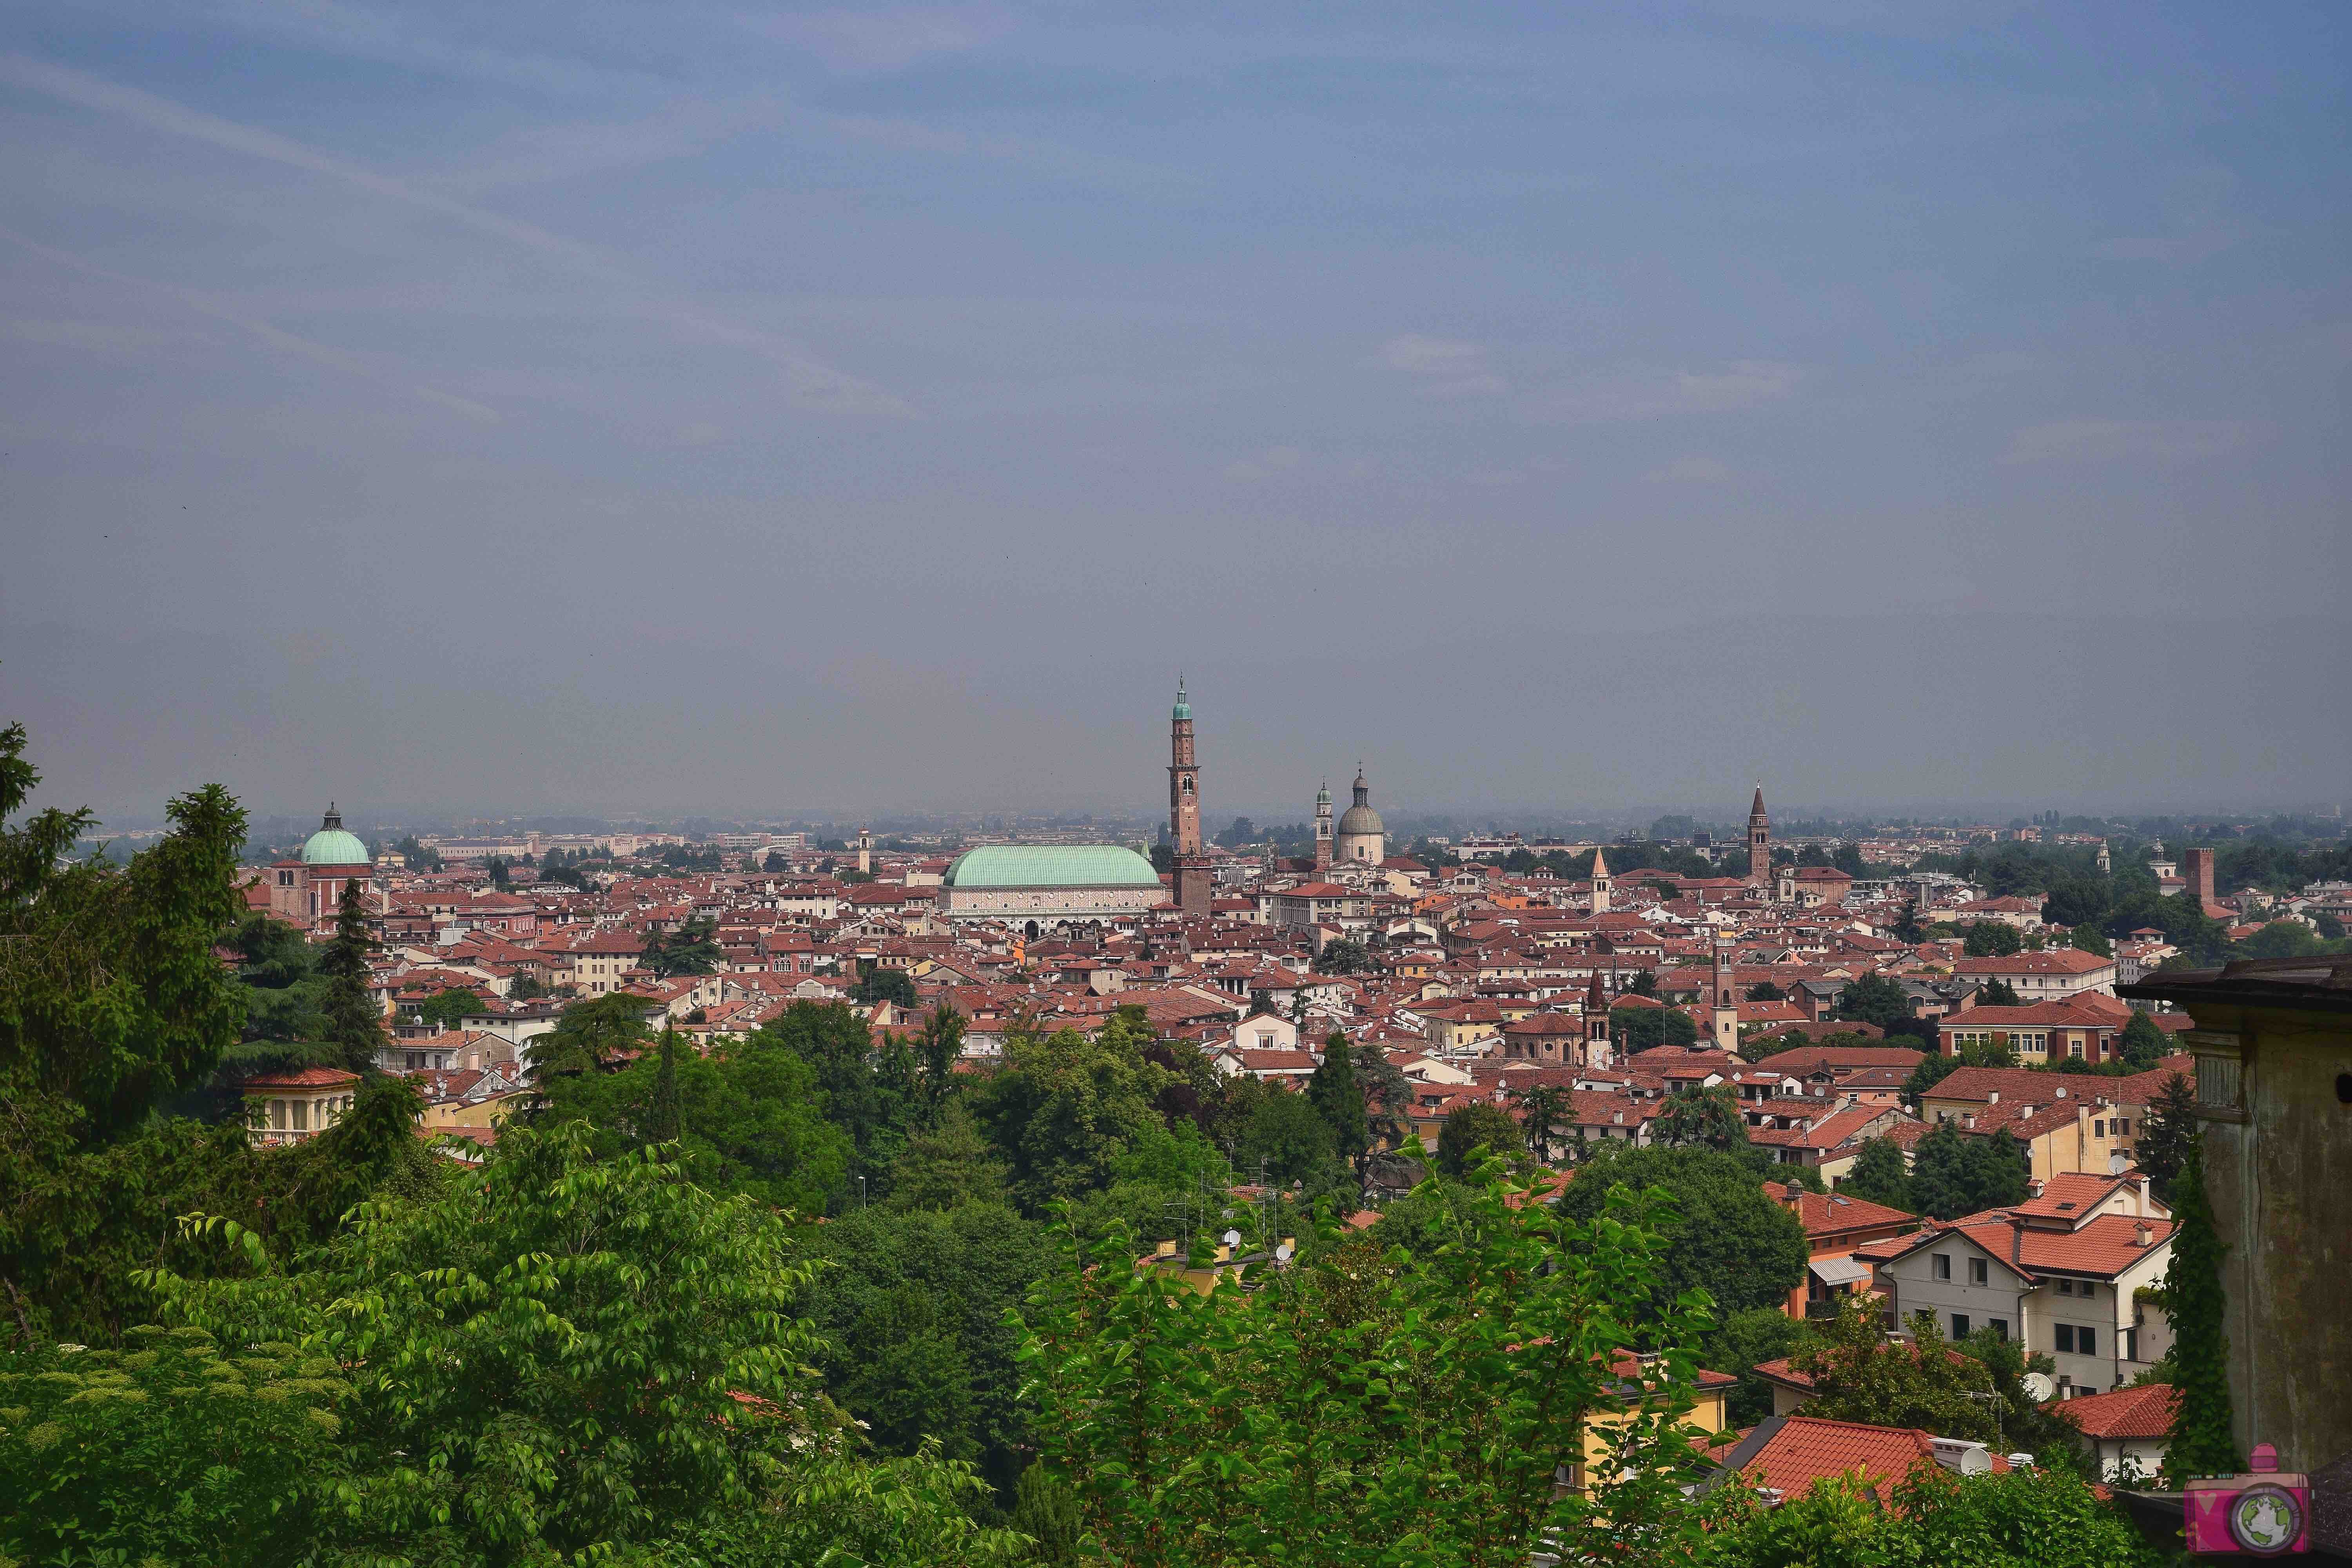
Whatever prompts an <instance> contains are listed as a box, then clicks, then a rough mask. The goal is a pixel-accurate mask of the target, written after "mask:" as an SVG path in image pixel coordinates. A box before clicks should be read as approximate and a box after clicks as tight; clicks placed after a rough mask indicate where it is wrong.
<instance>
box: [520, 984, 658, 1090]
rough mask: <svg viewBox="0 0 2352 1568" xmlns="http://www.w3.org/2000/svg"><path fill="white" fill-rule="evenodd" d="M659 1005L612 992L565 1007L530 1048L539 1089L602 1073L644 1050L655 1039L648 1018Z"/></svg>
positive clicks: (632, 995)
mask: <svg viewBox="0 0 2352 1568" xmlns="http://www.w3.org/2000/svg"><path fill="white" fill-rule="evenodd" d="M656 1005H657V1004H655V1003H652V1002H649V1001H647V1000H646V998H645V997H643V996H638V995H634V994H631V993H629V992H626V991H613V992H608V993H606V994H604V995H602V996H593V997H590V998H589V999H588V1000H586V1001H584V1002H574V1003H572V1005H570V1006H568V1007H566V1008H564V1009H563V1011H562V1014H561V1015H559V1016H557V1018H556V1020H555V1027H554V1028H553V1029H551V1030H550V1031H548V1032H547V1033H546V1034H544V1035H541V1036H540V1037H538V1038H536V1039H534V1040H533V1041H532V1042H531V1045H530V1059H531V1066H532V1068H534V1070H535V1071H536V1072H537V1074H538V1077H539V1080H540V1085H541V1090H542V1091H544V1090H545V1089H546V1087H547V1084H548V1081H549V1080H550V1079H551V1078H554V1077H557V1076H560V1075H566V1074H573V1073H587V1072H601V1071H604V1070H605V1069H607V1068H612V1067H614V1066H616V1065H618V1063H619V1062H620V1060H621V1059H622V1058H625V1057H627V1056H629V1055H631V1054H633V1053H635V1051H637V1050H638V1049H640V1048H641V1047H643V1046H644V1045H645V1043H646V1040H648V1039H650V1038H651V1037H652V1030H651V1029H649V1028H648V1027H647V1026H646V1012H647V1011H648V1010H650V1009H651V1008H653V1007H654V1006H656Z"/></svg>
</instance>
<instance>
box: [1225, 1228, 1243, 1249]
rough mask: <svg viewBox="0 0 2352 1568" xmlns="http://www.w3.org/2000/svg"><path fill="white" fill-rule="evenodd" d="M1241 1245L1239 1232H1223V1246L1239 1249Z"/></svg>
mask: <svg viewBox="0 0 2352 1568" xmlns="http://www.w3.org/2000/svg"><path fill="white" fill-rule="evenodd" d="M1241 1244H1242V1233H1241V1232H1240V1231H1237V1230H1229V1231H1227V1232H1225V1245H1226V1246H1227V1247H1239V1246H1240V1245H1241Z"/></svg>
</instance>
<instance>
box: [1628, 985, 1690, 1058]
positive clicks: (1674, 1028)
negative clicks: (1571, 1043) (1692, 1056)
mask: <svg viewBox="0 0 2352 1568" xmlns="http://www.w3.org/2000/svg"><path fill="white" fill-rule="evenodd" d="M1644 973H1647V972H1646V971H1645V972H1644ZM1609 1037H1610V1038H1611V1039H1612V1040H1613V1041H1615V1042H1616V1045H1617V1050H1618V1054H1619V1055H1621V1056H1633V1055H1636V1054H1638V1053H1640V1052H1642V1051H1646V1050H1650V1049H1652V1048H1653V1047H1658V1046H1691V1045H1696V1044H1697V1043H1698V1025H1697V1024H1696V1023H1695V1022H1693V1021H1692V1018H1691V1016H1690V1015H1689V1014H1688V1013H1685V1012H1684V1011H1683V1010H1682V1009H1681V1008H1680V1007H1612V1008H1611V1009H1610V1011H1609Z"/></svg>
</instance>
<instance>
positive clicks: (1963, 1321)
mask: <svg viewBox="0 0 2352 1568" xmlns="http://www.w3.org/2000/svg"><path fill="white" fill-rule="evenodd" d="M1968 1337H1969V1315H1968V1314H1967V1313H1966V1312H1954V1313H1953V1314H1952V1338H1954V1339H1956V1340H1964V1339H1967V1338H1968Z"/></svg>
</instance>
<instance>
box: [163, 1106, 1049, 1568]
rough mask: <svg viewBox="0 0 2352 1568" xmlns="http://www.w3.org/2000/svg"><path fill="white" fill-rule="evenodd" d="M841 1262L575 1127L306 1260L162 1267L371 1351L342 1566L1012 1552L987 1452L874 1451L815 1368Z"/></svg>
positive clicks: (314, 1503) (304, 1344)
mask: <svg viewBox="0 0 2352 1568" xmlns="http://www.w3.org/2000/svg"><path fill="white" fill-rule="evenodd" d="M201 1223H202V1225H203V1226H205V1228H207V1229H211V1230H216V1233H217V1234H218V1235H219V1236H221V1237H222V1238H223V1239H224V1240H226V1241H227V1242H228V1243H230V1244H231V1245H232V1247H234V1245H235V1244H236V1242H237V1241H238V1239H239V1238H240V1237H241V1234H242V1233H241V1231H240V1230H239V1228H238V1227H237V1226H235V1225H234V1223H233V1222H222V1221H218V1220H206V1221H203V1222H201ZM815 1273H816V1269H815V1268H814V1266H813V1264H812V1263H811V1262H810V1261H809V1260H807V1259H805V1258H802V1257H801V1256H799V1255H798V1254H797V1253H796V1252H795V1251H794V1249H793V1244H792V1240H791V1235H790V1232H789V1231H788V1230H787V1228H786V1226H785V1225H784V1223H783V1222H782V1220H781V1219H779V1218H777V1217H776V1216H775V1215H772V1214H770V1213H769V1212H768V1211H767V1210H766V1208H765V1206H764V1205H761V1204H760V1203H758V1202H757V1201H756V1200H754V1199H751V1198H750V1197H743V1196H739V1197H733V1198H722V1197H720V1196H719V1195H717V1194H714V1193H712V1192H711V1191H709V1189H708V1188H706V1187H704V1186H703V1185H701V1184H698V1183H697V1182H696V1181H694V1180H693V1179H692V1177H691V1175H690V1173H688V1169H687V1167H686V1166H685V1164H683V1163H680V1162H678V1161H677V1160H674V1159H668V1158H665V1157H664V1154H663V1152H662V1151H660V1150H658V1149H648V1150H636V1151H631V1152H625V1153H621V1154H617V1155H614V1156H612V1157H608V1158H601V1159H600V1158H597V1157H595V1156H594V1155H593V1153H592V1152H591V1148H590V1138H589V1132H588V1130H587V1129H586V1128H584V1127H581V1126H579V1125H577V1124H572V1125H566V1126H561V1127H557V1128H554V1129H552V1130H550V1131H535V1130H533V1129H530V1128H517V1127H510V1128H509V1130H508V1131H507V1132H506V1134H505V1136H504V1137H502V1138H501V1139H500V1141H499V1149H498V1152H497V1153H496V1154H495V1155H494V1156H493V1157H492V1158H491V1159H490V1160H489V1161H488V1163H486V1164H485V1165H484V1166H483V1167H482V1168H481V1169H480V1170H479V1171H478V1172H477V1173H473V1174H471V1175H470V1176H469V1177H468V1179H467V1180H465V1181H462V1182H457V1183H454V1184H450V1185H449V1186H447V1187H446V1189H445V1190H444V1191H443V1193H442V1194H440V1195H439V1196H437V1197H436V1198H435V1199H434V1200H433V1201H430V1202H427V1203H423V1204H415V1205H410V1204H388V1205H368V1206H366V1207H363V1208H362V1210H361V1211H360V1212H359V1213H358V1214H356V1215H354V1216H353V1218H352V1223H351V1224H350V1225H349V1226H346V1227H345V1228H343V1229H342V1230H341V1232H339V1233H338V1234H337V1235H336V1236H335V1237H333V1239H332V1240H331V1242H330V1243H329V1244H328V1246H327V1247H325V1249H324V1250H323V1251H322V1252H321V1253H320V1254H318V1255H315V1256H314V1257H312V1258H310V1259H309V1260H308V1267H306V1268H302V1269H301V1270H299V1271H298V1272H292V1273H286V1272H280V1271H278V1269H276V1268H267V1269H264V1270H262V1271H259V1272H257V1273H255V1274H253V1275H251V1276H250V1277H247V1278H241V1279H227V1278H216V1279H188V1278H185V1277H184V1276H181V1275H178V1274H175V1273H173V1272H171V1271H168V1270H158V1271H155V1272H153V1273H152V1274H150V1275H149V1276H147V1278H146V1282H147V1283H148V1285H149V1286H150V1287H151V1288H152V1289H154V1290H155V1292H156V1293H157V1296H158V1298H159V1300H161V1302H162V1303H163V1309H164V1312H165V1315H166V1317H167V1319H168V1320H169V1321H173V1322H175V1323H178V1324H185V1325H189V1326H194V1327H197V1328H202V1329H205V1330H206V1331H209V1332H212V1333H213V1334H215V1335H216V1336H217V1337H218V1338H219V1339H220V1340H221V1341H224V1342H229V1343H234V1344H239V1345H244V1344H268V1343H288V1344H292V1345H295V1346H297V1347H298V1349H299V1352H300V1353H301V1354H303V1355H304V1356H306V1357H308V1358H311V1359H314V1360H318V1361H322V1362H324V1363H326V1364H327V1365H330V1366H332V1367H335V1368H338V1369H341V1370H342V1371H343V1374H344V1376H345V1377H346V1378H348V1380H349V1382H350V1383H351V1384H352V1392H351V1394H350V1396H349V1398H348V1400H347V1401H346V1402H345V1404H344V1405H343V1407H342V1412H341V1413H342V1415H343V1434H344V1442H343V1444H342V1446H341V1455H340V1457H341V1464H340V1466H339V1467H338V1468H337V1469H336V1471H335V1472H334V1473H331V1474H330V1475H327V1476H322V1477H320V1484H319V1485H318V1486H317V1487H316V1488H315V1489H313V1490H312V1491H311V1493H310V1497H309V1499H308V1502H309V1508H308V1515H309V1519H308V1528H309V1529H310V1531H311V1532H312V1535H313V1540H314V1542H315V1543H316V1546H317V1548H318V1549H319V1550H320V1554H321V1555H331V1556H332V1557H333V1558H334V1560H337V1561H341V1562H348V1563H358V1562H384V1561H391V1560H395V1559H397V1560H405V1561H411V1562H425V1563H541V1562H546V1563H552V1562H557V1561H565V1560H569V1561H579V1562H590V1561H599V1560H624V1561H641V1562H656V1563H667V1562H676V1563H683V1562H686V1561H688V1560H692V1559H695V1558H697V1557H699V1559H700V1560H702V1561H711V1560H717V1561H720V1562H793V1561H813V1560H819V1559H821V1558H823V1557H824V1556H826V1555H828V1554H830V1553H837V1554H839V1555H838V1556H837V1557H836V1558H835V1560H840V1559H841V1558H844V1557H845V1558H847V1559H849V1560H860V1558H859V1554H860V1552H861V1551H863V1552H867V1553H868V1555H866V1557H865V1559H864V1560H867V1561H871V1560H873V1559H874V1558H875V1557H877V1556H883V1553H882V1552H880V1551H876V1550H873V1549H874V1548H877V1547H882V1546H884V1545H885V1543H891V1542H895V1544H891V1545H889V1546H888V1547H887V1551H888V1555H887V1557H883V1560H885V1561H888V1562H891V1563H907V1564H912V1563H932V1562H942V1561H974V1560H977V1561H982V1562H1002V1561H1004V1560H1006V1559H1007V1558H1008V1557H1009V1556H1010V1552H1011V1548H1012V1546H1013V1542H1011V1541H1010V1540H1008V1539H1006V1538H1003V1537H1002V1536H991V1535H988V1534H986V1533H984V1532H982V1531H979V1530H978V1529H977V1528H976V1527H975V1526H974V1525H973V1524H972V1522H971V1519H970V1516H969V1514H968V1513H967V1512H966V1511H965V1510H964V1509H963V1508H962V1507H961V1506H959V1504H960V1503H961V1500H963V1499H966V1498H969V1497H971V1495H972V1494H973V1493H974V1492H975V1491H977V1489H979V1488H980V1486H981V1485H982V1483H981V1482H980V1480H979V1479H978V1478H977V1477H976V1476H974V1475H973V1474H972V1473H971V1471H970V1470H969V1468H961V1467H956V1466H953V1465H942V1464H940V1462H939V1461H937V1460H936V1459H934V1458H929V1457H928V1456H927V1457H925V1458H922V1459H920V1460H918V1461H901V1462H900V1468H893V1469H882V1470H878V1471H877V1469H876V1468H870V1467H868V1466H866V1465H864V1464H862V1463H861V1462H859V1461H858V1460H856V1458H854V1457H853V1455H852V1452H851V1444H850V1442H849V1439H848V1437H847V1436H846V1435H845V1433H844V1432H843V1431H842V1430H841V1429H840V1427H839V1426H838V1425H837V1424H836V1423H835V1421H834V1420H833V1419H831V1418H829V1416H828V1413H827V1411H826V1408H825V1406H824V1404H823V1402H822V1401H820V1400H819V1399H818V1398H817V1397H815V1396H816V1394H818V1392H819V1389H818V1387H817V1385H816V1384H814V1381H813V1380H812V1379H811V1377H810V1376H809V1374H808V1373H807V1372H806V1371H805V1370H804V1369H805V1368H806V1367H807V1366H808V1365H809V1364H810V1363H812V1362H813V1361H814V1359H815V1358H816V1357H817V1356H818V1355H819V1354H820V1353H821V1352H822V1349H823V1342H822V1339H821V1336H820V1335H819V1334H818V1332H817V1331H816V1330H815V1329H814V1326H813V1325H811V1324H810V1323H808V1322H807V1321H804V1320H803V1319H802V1318H800V1317H797V1316H795V1315H794V1313H795V1309H796V1307H797V1306H798V1304H799V1302H800V1301H801V1300H802V1299H803V1297H804V1295H805V1293H806V1292H807V1291H808V1289H810V1287H811V1286H812V1284H813V1283H814V1276H815ZM589 1325H593V1328H591V1327H588V1326H589ZM926 1476H928V1479H926ZM815 1499H822V1502H821V1504H814V1505H813V1500H815Z"/></svg>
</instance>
